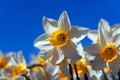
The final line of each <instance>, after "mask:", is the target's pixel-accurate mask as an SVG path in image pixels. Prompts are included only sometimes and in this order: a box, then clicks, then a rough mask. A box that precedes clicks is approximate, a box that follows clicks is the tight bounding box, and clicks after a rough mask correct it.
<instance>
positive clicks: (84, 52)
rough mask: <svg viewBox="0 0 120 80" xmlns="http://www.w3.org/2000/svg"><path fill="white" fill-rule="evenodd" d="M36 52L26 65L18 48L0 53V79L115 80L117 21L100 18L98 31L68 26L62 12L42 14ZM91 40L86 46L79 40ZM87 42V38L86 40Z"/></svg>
mask: <svg viewBox="0 0 120 80" xmlns="http://www.w3.org/2000/svg"><path fill="white" fill-rule="evenodd" d="M43 29H44V31H45V33H44V34H42V35H40V36H39V37H38V38H37V39H36V40H35V41H34V47H36V48H38V49H39V50H40V52H39V54H38V55H37V56H36V55H32V56H31V59H32V60H31V61H30V64H27V63H26V61H25V58H24V56H23V55H22V51H19V52H18V53H15V52H10V53H6V54H3V53H2V52H0V80H119V79H120V52H119V51H120V40H119V38H120V24H115V25H113V26H111V27H110V25H109V23H108V22H107V21H106V20H104V19H101V20H100V22H99V24H98V30H90V29H89V28H86V27H81V26H72V25H71V23H70V20H69V17H68V15H67V12H66V11H63V12H62V14H61V15H60V17H59V19H58V21H57V20H54V19H51V18H46V17H43ZM84 38H88V39H89V40H91V41H92V43H91V44H89V45H87V46H86V47H83V46H82V42H81V40H83V39H84ZM86 43H87V41H86Z"/></svg>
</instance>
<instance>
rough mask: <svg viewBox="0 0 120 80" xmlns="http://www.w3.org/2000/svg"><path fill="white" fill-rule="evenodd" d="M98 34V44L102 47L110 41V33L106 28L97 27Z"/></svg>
mask: <svg viewBox="0 0 120 80" xmlns="http://www.w3.org/2000/svg"><path fill="white" fill-rule="evenodd" d="M98 34H99V40H100V45H101V46H102V47H104V46H106V45H107V44H110V43H111V38H112V34H111V33H110V32H108V31H107V30H106V29H104V28H102V27H99V29H98Z"/></svg>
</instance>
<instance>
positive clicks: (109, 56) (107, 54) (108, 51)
mask: <svg viewBox="0 0 120 80" xmlns="http://www.w3.org/2000/svg"><path fill="white" fill-rule="evenodd" d="M100 56H101V57H102V59H103V60H104V61H106V62H112V61H113V60H115V59H116V58H117V56H118V51H117V48H116V47H115V46H114V45H108V46H105V47H104V48H103V49H102V50H101V52H100Z"/></svg>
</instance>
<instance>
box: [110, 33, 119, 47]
mask: <svg viewBox="0 0 120 80" xmlns="http://www.w3.org/2000/svg"><path fill="white" fill-rule="evenodd" d="M112 38H113V39H112V41H113V43H114V45H115V46H116V47H118V46H120V34H117V35H115V36H113V37H112Z"/></svg>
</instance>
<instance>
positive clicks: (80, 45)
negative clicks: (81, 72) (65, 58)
mask: <svg viewBox="0 0 120 80" xmlns="http://www.w3.org/2000/svg"><path fill="white" fill-rule="evenodd" d="M77 50H78V54H79V55H81V56H84V55H85V54H84V53H85V52H84V51H83V46H82V44H81V43H79V44H78V46H77Z"/></svg>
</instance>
